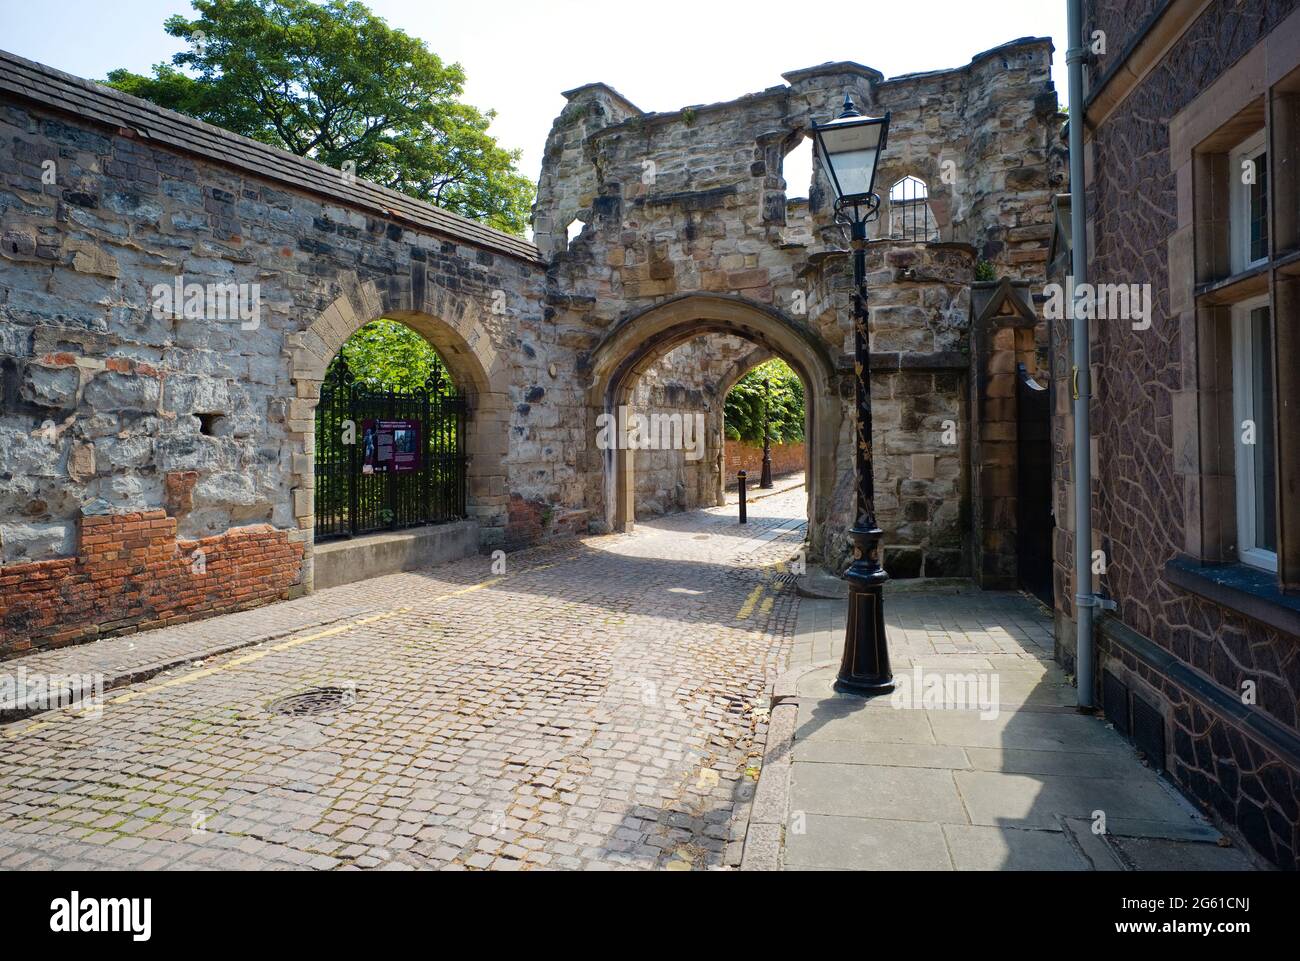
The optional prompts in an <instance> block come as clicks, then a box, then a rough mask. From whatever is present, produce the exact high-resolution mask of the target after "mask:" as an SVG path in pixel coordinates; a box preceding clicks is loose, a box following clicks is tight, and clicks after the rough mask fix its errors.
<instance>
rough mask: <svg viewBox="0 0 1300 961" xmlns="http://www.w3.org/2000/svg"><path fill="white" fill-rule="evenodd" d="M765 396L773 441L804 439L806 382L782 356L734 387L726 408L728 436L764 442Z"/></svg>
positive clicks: (754, 371)
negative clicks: (804, 388) (804, 384)
mask: <svg viewBox="0 0 1300 961" xmlns="http://www.w3.org/2000/svg"><path fill="white" fill-rule="evenodd" d="M765 381H766V382H768V383H770V392H769V390H768V388H767V387H765V385H764V382H765ZM765 399H766V400H767V405H768V417H769V421H770V428H769V429H770V432H771V435H772V443H774V444H788V443H795V442H797V441H801V440H803V426H804V392H803V381H801V380H800V379H799V375H798V374H796V373H795V372H794V371H793V370H791V369H790V366H789V365H788V364H787V363H786V362H785V361H783V360H780V359H776V360H769V361H768V362H767V363H765V364H759V365H758V366H757V367H755V368H754V369H753V370H751V371H750V372H749V373H748V374H746V375H745V376H744V377H742V378H741V379H740V380H739V381H737V383H736V386H735V387H733V388H731V391H730V392H729V393H728V394H727V401H726V407H725V409H724V418H725V421H726V432H727V436H728V437H729V438H731V439H732V440H743V441H747V442H749V443H751V444H761V443H763V405H764V400H765Z"/></svg>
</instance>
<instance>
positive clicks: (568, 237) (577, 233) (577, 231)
mask: <svg viewBox="0 0 1300 961" xmlns="http://www.w3.org/2000/svg"><path fill="white" fill-rule="evenodd" d="M586 229H587V224H586V221H583V220H579V219H578V218H576V217H575V218H574V219H573V220H571V221H569V226H568V227H566V228H565V243H566V244H567V245H568V247H569V248H570V249H572V248H573V243H574V241H576V240H577V239H578V238H579V237H581V236H582V232H583V231H584V230H586Z"/></svg>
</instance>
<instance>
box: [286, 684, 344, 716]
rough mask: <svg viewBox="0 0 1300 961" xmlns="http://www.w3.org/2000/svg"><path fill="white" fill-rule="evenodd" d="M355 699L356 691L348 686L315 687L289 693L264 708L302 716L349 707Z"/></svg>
mask: <svg viewBox="0 0 1300 961" xmlns="http://www.w3.org/2000/svg"><path fill="white" fill-rule="evenodd" d="M356 700H357V692H356V691H355V690H354V689H352V688H350V687H315V688H312V689H311V690H310V691H303V692H302V693H300V694H290V695H289V696H288V697H282V698H280V699H279V700H278V701H272V702H271V703H270V704H268V705H267V707H266V709H267V710H268V711H270V712H271V713H272V714H283V715H285V716H286V717H302V716H304V715H307V714H329V713H330V712H331V711H341V710H343V708H345V707H350V706H351V705H353V704H355V703H356Z"/></svg>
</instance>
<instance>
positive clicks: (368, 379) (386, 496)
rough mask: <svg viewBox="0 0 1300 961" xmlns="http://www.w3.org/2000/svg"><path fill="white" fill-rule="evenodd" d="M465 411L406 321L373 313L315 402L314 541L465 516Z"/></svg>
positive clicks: (442, 365) (432, 353)
mask: <svg viewBox="0 0 1300 961" xmlns="http://www.w3.org/2000/svg"><path fill="white" fill-rule="evenodd" d="M467 413H468V404H467V401H466V397H465V395H464V394H463V393H462V392H461V391H460V390H458V389H457V385H456V383H455V379H454V377H453V376H452V374H451V371H450V370H449V369H448V367H447V365H446V362H445V361H443V359H442V358H441V357H440V356H439V354H438V352H437V351H436V350H435V349H434V348H433V346H432V345H431V344H429V343H428V342H427V341H426V340H425V339H424V338H423V337H421V336H420V335H419V334H418V333H416V332H415V331H414V330H413V329H411V328H410V327H407V326H406V325H405V324H403V323H401V322H400V321H396V320H388V319H383V318H381V319H379V320H375V321H371V322H370V323H369V324H366V325H365V326H364V327H362V328H360V329H359V330H357V331H356V332H355V333H353V334H352V336H351V337H349V338H348V339H347V340H346V341H345V342H344V344H343V346H342V347H341V348H340V349H339V351H338V353H337V354H335V356H334V359H333V360H331V361H330V364H329V367H328V368H327V369H326V372H325V381H324V383H323V384H322V386H321V393H320V402H319V403H318V404H317V405H316V414H315V417H316V442H315V451H314V467H315V469H314V476H315V529H314V537H315V541H316V543H318V544H319V543H322V542H324V541H327V540H330V539H333V538H353V537H359V536H362V535H365V534H373V533H377V532H380V531H388V532H392V531H400V530H410V529H413V528H418V527H427V526H429V525H434V524H446V523H451V522H453V521H459V520H464V519H465V516H466V508H467V496H466V495H467V471H466V467H467V457H466V440H467V436H468V423H467V420H468V418H467Z"/></svg>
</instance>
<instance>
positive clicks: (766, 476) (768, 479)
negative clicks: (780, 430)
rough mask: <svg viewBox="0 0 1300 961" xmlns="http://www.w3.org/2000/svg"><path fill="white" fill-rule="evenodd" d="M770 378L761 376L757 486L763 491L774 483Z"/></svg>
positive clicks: (770, 487)
mask: <svg viewBox="0 0 1300 961" xmlns="http://www.w3.org/2000/svg"><path fill="white" fill-rule="evenodd" d="M771 407H772V380H771V378H769V377H764V378H763V474H762V476H761V477H760V478H759V481H758V486H759V487H761V488H762V489H763V490H765V491H770V490H771V489H772V488H773V487H775V486H776V485H775V484H774V483H772V429H771V426H772V421H771V413H770V411H771Z"/></svg>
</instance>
